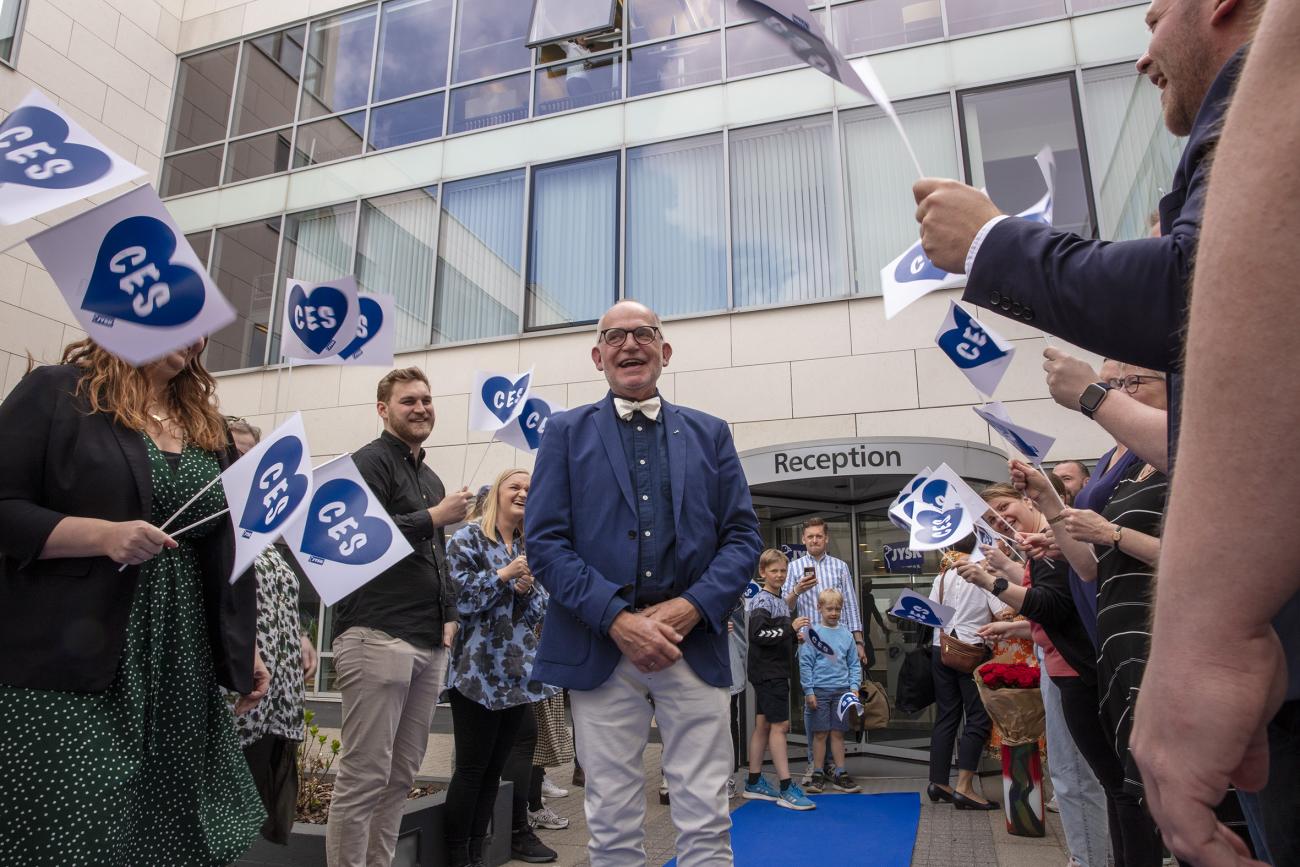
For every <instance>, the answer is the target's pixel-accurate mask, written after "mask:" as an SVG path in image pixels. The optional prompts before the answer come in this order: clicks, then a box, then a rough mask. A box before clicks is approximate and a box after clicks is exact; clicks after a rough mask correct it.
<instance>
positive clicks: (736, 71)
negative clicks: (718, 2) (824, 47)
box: [727, 11, 826, 77]
mask: <svg viewBox="0 0 1300 867" xmlns="http://www.w3.org/2000/svg"><path fill="white" fill-rule="evenodd" d="M813 14H814V15H816V17H817V23H818V24H820V25H821V26H822V27H823V28H824V27H825V26H826V13H825V12H822V11H818V12H815V13H813ZM801 65H802V63H801V61H799V60H798V59H797V58H796V57H795V56H794V55H793V54H791V53H790V50H789V49H788V48H786V47H785V46H784V45H782V44H781V43H780V42H777V41H776V40H774V39H773V38H772V36H771V34H770V33H769V32H768V30H767V28H766V27H764V26H763V25H762V24H759V23H757V22H755V23H753V24H746V25H744V26H742V27H731V28H728V29H727V76H728V77H735V76H740V75H753V74H754V73H757V72H768V71H769V70H773V69H784V68H787V67H792V66H801Z"/></svg>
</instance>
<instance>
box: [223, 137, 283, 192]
mask: <svg viewBox="0 0 1300 867" xmlns="http://www.w3.org/2000/svg"><path fill="white" fill-rule="evenodd" d="M289 133H290V130H287V129H282V130H280V131H279V132H268V133H266V134H265V135H255V136H253V137H252V138H243V139H240V140H239V141H232V142H231V143H230V145H229V147H228V148H227V149H226V177H225V183H228V184H229V183H233V182H235V181H246V180H248V179H249V178H260V177H261V176H262V175H271V174H275V173H276V172H283V171H286V170H288V168H289Z"/></svg>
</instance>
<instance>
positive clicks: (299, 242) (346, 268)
mask: <svg viewBox="0 0 1300 867" xmlns="http://www.w3.org/2000/svg"><path fill="white" fill-rule="evenodd" d="M356 216H357V209H356V205H355V204H353V203H352V202H348V203H347V204H343V205H331V206H329V207H325V208H313V209H312V210H310V211H299V212H298V213H296V214H286V215H285V218H284V249H283V250H281V252H280V272H279V274H277V275H276V284H275V285H276V297H275V309H274V311H273V312H272V316H271V351H270V354H269V356H268V357H269V358H270V359H271V363H272V364H275V363H277V362H278V361H279V358H280V325H281V321H282V320H283V318H284V285H285V282H286V281H287V280H289V279H290V278H294V279H298V280H306V281H310V282H319V281H321V280H332V279H334V278H335V277H339V276H342V275H345V274H351V273H352V264H353V263H352V236H353V232H354V230H355V228H356Z"/></svg>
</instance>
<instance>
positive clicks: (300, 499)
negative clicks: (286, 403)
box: [221, 413, 312, 584]
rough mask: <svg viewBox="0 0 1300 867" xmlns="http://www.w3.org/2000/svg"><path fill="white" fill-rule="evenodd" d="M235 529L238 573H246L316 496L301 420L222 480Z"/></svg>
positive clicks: (288, 425)
mask: <svg viewBox="0 0 1300 867" xmlns="http://www.w3.org/2000/svg"><path fill="white" fill-rule="evenodd" d="M221 486H222V487H223V488H225V490H226V503H227V504H228V505H229V506H230V518H231V520H232V521H233V522H234V525H235V568H234V570H233V571H232V572H231V573H230V581H231V583H232V584H233V583H234V581H235V579H236V578H238V577H239V576H240V575H242V574H243V573H244V570H245V569H247V568H248V567H249V566H251V565H252V564H253V561H254V560H256V559H257V555H258V554H261V553H262V551H264V550H265V549H266V547H267V546H268V545H271V544H273V543H274V542H275V540H276V539H277V538H279V537H280V535H281V533H283V532H284V529H285V528H286V526H287V525H288V524H289V523H290V522H291V521H293V519H294V518H296V517H297V516H298V513H299V512H300V511H301V510H302V509H304V508H306V506H307V501H308V499H310V497H311V493H312V471H311V449H310V448H309V447H308V446H307V431H306V429H305V428H304V427H303V424H302V414H301V413H294V414H293V416H292V417H291V418H290V419H289V420H288V421H286V422H285V423H284V424H282V425H280V426H279V427H278V428H276V429H275V432H274V433H272V434H271V435H270V436H268V437H266V438H265V439H263V440H262V441H261V442H260V443H258V444H257V445H256V446H255V447H253V448H252V449H250V450H249V451H248V453H247V454H245V455H244V456H243V457H241V458H240V459H239V460H237V461H235V462H234V463H233V464H231V465H230V467H229V468H228V469H227V470H226V471H225V472H224V473H222V474H221Z"/></svg>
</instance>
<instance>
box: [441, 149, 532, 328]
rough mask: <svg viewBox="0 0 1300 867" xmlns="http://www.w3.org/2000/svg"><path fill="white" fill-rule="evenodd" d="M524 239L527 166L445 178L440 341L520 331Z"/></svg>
mask: <svg viewBox="0 0 1300 867" xmlns="http://www.w3.org/2000/svg"><path fill="white" fill-rule="evenodd" d="M523 243H524V172H523V170H522V169H520V170H518V171H513V172H502V173H500V174H496V175H488V176H486V177H481V178H471V179H470V180H466V181H456V182H455V183H450V184H444V185H443V188H442V217H441V219H440V220H439V222H438V280H437V284H436V287H435V290H434V294H433V342H434V343H451V342H454V341H459V340H475V339H478V338H483V337H497V336H500V335H503V334H514V333H516V332H517V331H519V320H520V313H519V311H520V307H521V305H522V304H523V292H522V288H523V283H522V274H521V268H522V261H521V260H522V257H523Z"/></svg>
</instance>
